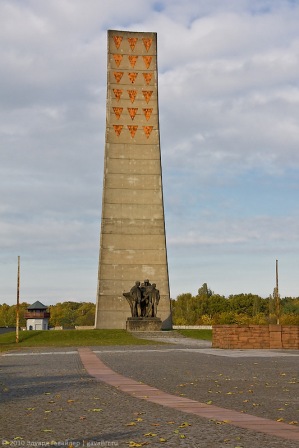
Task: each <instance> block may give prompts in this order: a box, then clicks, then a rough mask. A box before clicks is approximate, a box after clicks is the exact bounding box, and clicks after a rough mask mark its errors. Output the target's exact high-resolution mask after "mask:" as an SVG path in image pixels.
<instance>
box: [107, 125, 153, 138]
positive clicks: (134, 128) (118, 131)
mask: <svg viewBox="0 0 299 448" xmlns="http://www.w3.org/2000/svg"><path fill="white" fill-rule="evenodd" d="M113 127H114V131H115V133H116V135H117V136H118V137H119V136H120V134H121V131H122V130H123V125H122V124H114V125H113ZM142 127H143V131H144V133H145V135H146V138H149V136H150V135H151V132H152V130H153V126H142ZM127 128H128V129H129V131H130V134H131V136H132V138H134V137H135V134H136V131H137V129H138V126H133V125H128V126H127Z"/></svg>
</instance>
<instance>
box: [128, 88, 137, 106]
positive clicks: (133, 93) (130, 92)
mask: <svg viewBox="0 0 299 448" xmlns="http://www.w3.org/2000/svg"><path fill="white" fill-rule="evenodd" d="M128 95H129V98H130V100H131V103H134V101H135V98H136V95H137V90H128Z"/></svg>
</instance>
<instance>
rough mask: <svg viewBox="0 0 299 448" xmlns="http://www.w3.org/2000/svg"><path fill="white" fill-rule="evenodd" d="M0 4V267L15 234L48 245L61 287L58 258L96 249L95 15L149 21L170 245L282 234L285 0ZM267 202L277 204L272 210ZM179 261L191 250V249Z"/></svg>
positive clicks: (294, 102)
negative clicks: (156, 65)
mask: <svg viewBox="0 0 299 448" xmlns="http://www.w3.org/2000/svg"><path fill="white" fill-rule="evenodd" d="M0 17H1V25H2V26H1V27H0V39H1V42H2V46H1V49H0V58H1V69H0V82H1V103H0V158H1V162H0V176H1V177H0V178H1V198H2V203H1V205H0V216H1V220H0V243H1V247H2V256H1V263H2V266H7V263H8V262H7V261H5V260H10V261H9V263H13V261H12V260H13V259H14V257H15V254H16V253H17V251H18V250H19V249H22V250H23V251H25V253H26V254H27V255H26V257H28V258H27V262H28V263H33V260H34V258H35V257H38V258H39V259H40V260H42V263H44V266H45V272H46V266H48V269H49V270H52V271H51V272H54V271H55V269H54V271H53V265H51V262H49V261H48V257H49V254H51V259H52V260H53V259H56V260H57V263H58V265H59V266H60V268H61V272H62V271H63V272H64V274H63V275H61V276H60V275H59V273H58V272H56V271H55V272H56V274H57V281H58V283H59V282H60V287H61V288H62V290H63V291H65V293H66V294H72V291H71V290H70V289H69V290H68V288H67V287H66V288H65V285H64V281H65V280H64V279H66V273H65V270H64V269H63V267H62V266H63V265H66V264H68V262H67V260H71V259H72V257H76V256H80V257H81V259H82V260H83V259H84V260H85V265H84V266H87V265H88V266H89V267H90V265H91V264H92V263H94V262H95V260H97V253H98V229H99V227H100V222H99V220H100V202H101V187H102V171H103V150H104V132H105V129H104V127H105V101H106V48H107V43H106V30H107V29H108V28H110V29H132V30H140V31H142V30H143V31H157V32H158V52H159V99H160V125H161V142H162V160H163V174H164V176H163V180H164V189H165V191H164V197H165V206H166V221H167V222H166V224H167V235H168V241H169V244H170V253H173V252H172V251H174V250H175V251H178V252H176V255H175V256H177V253H181V254H183V253H184V251H185V250H186V251H187V253H188V251H189V250H190V246H194V245H195V246H200V247H202V248H204V250H205V251H206V252H205V253H208V250H207V247H209V248H210V247H212V248H214V249H213V250H215V251H217V250H223V251H225V252H226V253H233V252H234V253H236V252H235V251H236V248H237V249H238V250H239V249H240V248H241V249H244V253H246V254H249V253H250V250H251V249H252V250H253V251H256V253H259V254H261V252H262V251H263V250H264V251H266V252H269V253H271V254H272V253H273V252H275V248H277V247H279V250H281V251H282V253H285V254H287V253H291V251H292V247H293V248H295V247H296V241H297V239H298V232H297V227H296V218H297V214H298V213H297V206H296V203H297V202H296V201H297V197H296V192H297V190H298V183H297V181H296V179H297V175H296V174H297V171H298V168H299V153H298V144H299V125H298V123H297V121H298V120H297V116H298V108H299V81H298V79H299V63H298V52H299V32H298V19H299V8H298V5H296V4H295V3H293V2H288V1H285V0H271V1H270V0H213V1H209V2H207V1H205V0H197V1H196V0H186V1H184V2H182V1H181V0H167V1H166V0H164V1H156V0H151V1H148V0H138V1H137V0H128V1H127V2H125V3H124V2H120V1H118V0H103V1H100V2H99V1H98V0H86V1H84V2H83V1H81V0H51V2H41V1H40V0H24V1H22V2H20V1H17V0H9V1H8V0H7V1H5V0H4V1H2V2H1V4H0ZM252 177H253V179H254V180H253V181H250V179H251V178H252ZM277 178H279V188H280V190H279V191H280V193H279V194H278V189H277V188H276V187H275V185H276V184H277ZM284 185H286V186H287V187H286V188H285V190H284ZM271 186H273V191H274V192H275V194H278V197H279V199H278V201H276V203H275V200H274V199H273V197H272V196H271V194H270V192H271ZM248 188H250V189H251V192H250V194H248V191H247V190H246V189H248ZM273 194H274V193H273ZM255 196H256V200H255V199H254V198H255ZM247 204H248V207H246V206H247ZM276 207H277V208H278V209H281V210H283V211H284V213H285V214H286V215H285V216H283V217H281V214H279V213H278V214H279V218H278V219H277V210H276ZM262 209H264V212H263V210H262ZM238 214H239V216H238ZM244 215H245V216H244ZM250 245H252V247H251V248H250V247H249V246H250ZM217 248H218V249H217ZM238 250H237V252H238ZM230 251H231V252H230ZM43 254H44V255H43ZM239 255H240V250H239V252H238V256H239ZM55 257H56V258H55ZM65 257H66V258H67V259H66V258H65ZM182 257H183V259H184V260H185V261H186V258H185V255H182ZM59 260H60V261H59ZM62 260H63V261H62ZM91 260H92V261H91ZM185 261H184V263H185ZM191 261H192V263H193V264H194V265H195V266H196V265H201V264H202V263H203V261H202V259H201V255H200V254H197V256H195V255H194V254H193V255H192V257H191ZM293 261H294V260H293ZM9 263H8V264H9ZM95 263H97V261H96V262H95ZM232 264H233V259H232ZM238 264H239V266H241V265H242V263H241V264H240V263H239V259H238ZM293 264H294V263H293ZM170 265H171V266H174V267H173V269H174V272H175V273H176V274H178V271H179V270H180V271H182V272H185V271H184V269H182V266H179V267H176V261H175V260H173V259H171V258H170ZM31 266H33V265H31ZM72 266H73V265H72ZM209 266H210V267H209V269H210V270H212V269H213V262H212V260H211V263H210V265H209ZM72 269H74V271H72V273H73V272H75V273H76V274H75V277H76V275H77V274H78V275H77V277H78V278H79V270H78V268H77V267H76V269H75V268H73V267H72ZM82 269H84V268H83V267H82ZM58 270H59V269H58ZM95 271H96V267H95ZM190 272H193V271H190ZM209 272H211V271H209ZM209 272H208V271H206V274H207V275H208V274H209ZM217 274H219V275H220V273H219V271H217ZM53 275H54V274H53ZM69 275H70V276H71V275H72V274H71V273H70V274H69ZM85 275H86V276H85V278H86V279H87V278H88V275H87V274H85ZM95 275H96V274H95ZM190 275H191V274H190ZM240 275H241V274H240ZM174 277H175V274H174V275H173V274H172V279H173V278H174ZM179 277H180V276H179ZM220 277H221V275H220ZM243 277H244V275H243ZM243 277H242V275H241V278H243ZM68 278H69V277H68ZM80 278H81V280H82V281H83V282H84V278H83V279H82V277H80ZM221 279H222V281H223V282H224V281H225V279H224V278H222V277H221ZM88 281H89V280H88ZM172 281H173V280H172ZM188 281H189V280H188ZM203 281H205V280H203ZM241 281H242V280H240V282H241ZM5 283H6V282H5V281H4V279H1V284H3V285H4V284H5ZM75 283H76V282H75ZM89 283H90V281H89ZM223 284H224V283H223ZM62 285H64V286H62ZM219 285H220V283H219ZM77 286H78V290H79V289H80V288H81V289H80V291H81V293H80V294H83V293H82V286H80V285H79V284H78V285H77ZM198 286H200V284H199V285H198ZM245 286H246V283H244V288H245ZM13 287H14V285H13V286H11V285H10V286H9V285H8V283H6V287H5V288H6V289H3V294H6V292H5V291H9V294H10V295H11V288H13ZM47 288H50V285H48V286H47ZM57 288H58V289H59V284H58V285H57ZM178 288H179V285H178V286H176V291H177V292H180V291H179V289H178ZM181 290H182V291H184V290H186V288H185V284H184V280H183V279H182V282H181ZM294 290H295V288H294ZM55 291H56V292H57V289H56V290H55ZM89 291H90V292H89V294H90V295H92V291H91V290H89ZM244 291H245V289H244ZM219 292H221V291H219ZM35 293H37V292H36V291H35ZM94 294H95V293H94ZM12 295H14V293H13V294H12ZM53 297H54V293H53ZM0 301H1V295H0Z"/></svg>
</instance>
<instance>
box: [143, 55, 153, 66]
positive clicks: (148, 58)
mask: <svg viewBox="0 0 299 448" xmlns="http://www.w3.org/2000/svg"><path fill="white" fill-rule="evenodd" d="M142 57H143V61H144V63H145V66H146V68H149V66H150V65H151V62H152V59H153V57H152V56H142Z"/></svg>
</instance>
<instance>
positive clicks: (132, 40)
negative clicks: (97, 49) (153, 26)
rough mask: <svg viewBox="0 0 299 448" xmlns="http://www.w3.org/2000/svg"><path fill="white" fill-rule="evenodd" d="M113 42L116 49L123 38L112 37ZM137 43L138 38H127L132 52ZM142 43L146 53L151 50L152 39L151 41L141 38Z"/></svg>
mask: <svg viewBox="0 0 299 448" xmlns="http://www.w3.org/2000/svg"><path fill="white" fill-rule="evenodd" d="M113 40H114V43H115V46H116V48H119V47H120V44H121V43H122V40H123V37H122V36H113ZM137 41H138V37H128V42H129V45H130V47H131V50H132V51H133V50H134V48H135V46H136V43H137ZM142 42H143V44H144V46H145V49H146V51H148V50H149V49H150V48H151V45H152V42H153V39H151V38H150V37H143V38H142Z"/></svg>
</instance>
